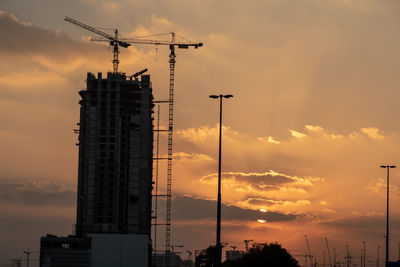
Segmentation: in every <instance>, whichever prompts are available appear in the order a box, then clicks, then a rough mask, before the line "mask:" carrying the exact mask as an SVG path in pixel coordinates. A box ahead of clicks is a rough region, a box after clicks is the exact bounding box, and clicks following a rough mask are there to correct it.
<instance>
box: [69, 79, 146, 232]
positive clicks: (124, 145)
mask: <svg viewBox="0 0 400 267" xmlns="http://www.w3.org/2000/svg"><path fill="white" fill-rule="evenodd" d="M132 78H133V77H131V78H130V79H127V77H126V76H125V75H124V74H121V73H108V75H107V78H106V79H104V78H102V76H101V73H99V74H98V76H97V78H96V77H95V76H94V75H93V74H91V73H88V75H87V81H86V83H87V89H86V90H83V91H80V96H81V98H82V100H81V101H80V105H81V112H80V123H79V126H80V127H79V166H78V199H77V204H78V205H77V221H76V234H77V236H84V235H86V234H87V233H114V234H149V235H150V231H151V189H152V160H153V121H152V108H153V96H152V89H151V83H150V76H149V75H142V76H141V80H140V81H139V80H138V79H137V78H133V79H132Z"/></svg>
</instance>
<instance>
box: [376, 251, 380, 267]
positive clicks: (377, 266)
mask: <svg viewBox="0 0 400 267" xmlns="http://www.w3.org/2000/svg"><path fill="white" fill-rule="evenodd" d="M380 248H381V246H378V247H377V251H378V255H377V256H376V267H379V249H380Z"/></svg>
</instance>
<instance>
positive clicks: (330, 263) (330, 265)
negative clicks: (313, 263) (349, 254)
mask: <svg viewBox="0 0 400 267" xmlns="http://www.w3.org/2000/svg"><path fill="white" fill-rule="evenodd" d="M325 243H326V249H327V251H328V258H329V267H332V259H331V251H330V249H329V244H328V238H327V237H325ZM334 264H336V262H335V263H334Z"/></svg>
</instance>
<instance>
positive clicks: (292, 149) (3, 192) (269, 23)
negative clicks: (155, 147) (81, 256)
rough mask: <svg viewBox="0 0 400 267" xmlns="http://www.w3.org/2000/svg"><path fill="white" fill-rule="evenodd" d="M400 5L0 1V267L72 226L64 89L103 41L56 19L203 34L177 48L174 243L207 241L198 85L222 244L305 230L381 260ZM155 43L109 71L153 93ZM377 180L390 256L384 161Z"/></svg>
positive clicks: (73, 156)
mask: <svg viewBox="0 0 400 267" xmlns="http://www.w3.org/2000/svg"><path fill="white" fill-rule="evenodd" d="M399 14H400V2H398V1H395V0H381V1H378V0H324V1H320V0H299V1H290V0H279V1H274V0H252V1H246V2H245V1H240V0H169V1H165V0H146V1H144V0H113V1H111V0H69V1H66V0H0V33H1V40H0V55H1V61H0V122H1V123H0V237H1V238H0V266H3V265H5V264H6V263H7V262H8V263H9V259H11V258H16V257H19V256H23V254H22V251H23V250H25V249H27V248H30V249H31V250H33V251H38V250H39V240H40V236H42V235H43V234H45V233H52V234H57V235H67V234H71V233H72V228H73V224H74V221H75V209H76V207H75V205H76V183H77V163H78V158H77V156H78V148H77V147H76V146H75V143H76V142H77V136H76V135H75V134H74V132H73V129H74V128H76V123H77V122H78V121H79V104H78V101H79V95H78V91H79V90H82V89H83V88H85V78H86V73H87V72H93V73H97V72H103V73H105V72H107V71H110V70H112V64H111V58H112V51H111V50H110V48H109V47H108V46H104V45H101V44H96V43H93V42H90V41H89V38H90V37H91V36H93V35H92V34H91V33H90V32H88V31H85V30H83V29H81V28H79V27H77V26H75V25H73V24H70V23H68V22H65V21H64V20H63V18H64V17H65V16H69V17H72V18H74V19H77V20H79V21H81V22H83V23H86V24H88V25H91V26H94V27H102V28H118V29H119V32H120V34H121V36H122V37H136V36H144V35H150V34H158V33H168V32H172V31H173V32H176V33H178V34H180V35H181V36H184V37H185V38H186V39H188V40H192V41H196V42H204V47H201V48H199V49H197V50H195V49H188V50H178V51H177V58H176V61H177V64H176V84H175V85H176V88H175V89H176V91H175V92H176V97H175V117H174V118H175V121H174V127H175V128H174V166H173V194H174V197H175V200H174V201H173V213H172V220H173V222H172V223H173V226H172V241H171V243H172V244H173V245H182V244H183V245H185V248H184V251H185V250H186V249H189V250H192V251H193V252H194V250H197V249H202V248H205V247H207V246H208V245H211V244H214V243H215V228H216V227H215V225H216V222H215V217H216V205H215V200H216V196H217V187H216V177H217V174H216V172H217V160H218V139H217V137H218V134H217V133H218V128H217V123H218V103H217V101H215V100H212V99H209V98H208V96H209V95H210V94H220V93H224V94H225V93H229V94H233V95H234V98H231V99H228V100H225V101H224V115H223V116H224V123H223V124H224V127H223V133H224V137H223V163H222V169H223V180H222V201H223V203H224V207H223V210H222V212H223V214H222V220H223V221H222V241H223V242H227V243H229V245H228V246H237V247H238V249H241V250H244V243H243V240H244V239H254V240H255V241H257V242H264V241H267V242H272V241H277V242H279V243H281V244H283V246H284V247H285V248H287V249H289V250H291V251H292V254H297V255H301V254H305V250H306V244H305V240H304V235H305V234H307V236H308V237H309V239H310V245H311V251H312V254H316V256H317V259H318V260H319V261H320V262H322V251H323V250H326V249H325V248H326V247H325V240H324V239H325V237H328V240H329V242H330V244H329V245H330V247H331V248H336V252H337V254H338V255H339V256H338V257H339V258H340V260H341V261H343V257H344V256H345V255H344V253H345V249H346V248H345V246H346V244H348V245H349V246H350V249H351V251H352V254H353V255H354V256H359V255H360V253H361V252H360V250H361V247H362V243H361V241H363V240H365V241H366V244H367V256H369V257H370V258H369V259H368V260H370V261H374V260H375V259H376V249H377V245H380V246H381V255H382V256H381V260H382V259H383V255H384V234H385V211H386V198H385V190H386V171H385V170H384V169H381V168H379V166H380V165H382V164H394V165H399V163H400V151H399V147H400V123H399V119H398V114H399V104H398V103H399V100H400V90H399V89H400V75H399V73H398V72H399V70H400V53H399V47H400V30H399V28H400V16H399ZM168 52H169V50H168V48H167V47H163V46H159V47H155V46H150V45H137V46H133V47H129V48H128V49H121V54H120V62H121V63H120V71H122V72H126V73H127V74H133V73H135V72H137V71H140V70H142V69H144V68H148V69H149V72H148V73H149V74H150V75H151V79H152V84H153V93H154V96H155V99H156V100H165V99H166V98H167V96H168V79H169V64H168ZM167 112H168V111H167V109H166V107H161V121H162V126H163V127H165V126H166V118H167ZM162 141H165V138H162ZM165 148H166V143H165V142H164V148H163V149H164V150H163V151H161V153H165ZM161 167H165V166H161ZM399 167H400V166H399ZM164 170H165V168H164V169H160V173H161V176H160V177H161V179H163V177H164V178H165V174H166V170H165V171H164ZM390 192H391V250H390V253H391V257H390V258H391V260H397V258H398V256H399V255H398V242H399V241H400V206H399V205H397V204H398V203H399V200H400V170H399V169H392V171H391V186H390ZM260 208H263V209H266V210H267V211H268V212H267V213H262V212H259V211H258V209H260ZM257 219H265V220H266V221H267V222H266V223H259V222H257ZM331 253H332V251H331ZM183 255H184V257H185V258H186V257H187V253H185V254H183ZM34 257H36V258H37V257H38V254H35V255H34ZM298 259H299V260H300V262H301V263H303V262H304V258H302V257H298ZM355 260H356V261H359V259H355ZM2 264H3V265H2ZM367 266H368V265H367ZM371 266H375V265H373V264H372V263H371Z"/></svg>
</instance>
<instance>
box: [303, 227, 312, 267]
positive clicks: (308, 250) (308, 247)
mask: <svg viewBox="0 0 400 267" xmlns="http://www.w3.org/2000/svg"><path fill="white" fill-rule="evenodd" d="M304 237H305V238H306V244H307V253H308V256H309V258H310V263H311V266H314V263H313V257H312V255H311V250H310V244H309V243H308V238H307V235H304Z"/></svg>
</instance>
